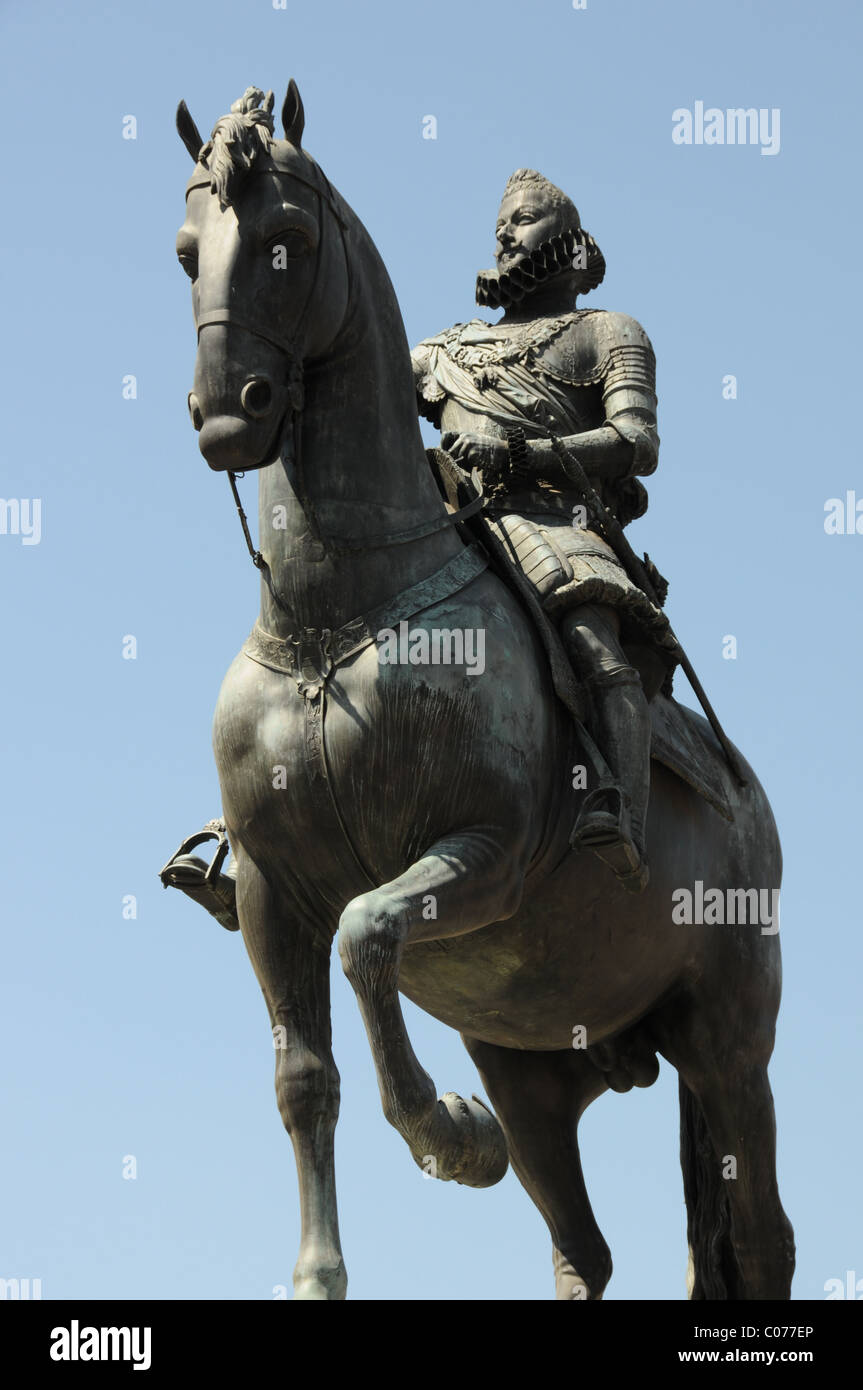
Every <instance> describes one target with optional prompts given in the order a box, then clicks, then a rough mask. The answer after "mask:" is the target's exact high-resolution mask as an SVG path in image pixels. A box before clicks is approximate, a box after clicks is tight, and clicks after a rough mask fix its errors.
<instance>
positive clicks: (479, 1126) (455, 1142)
mask: <svg viewBox="0 0 863 1390" xmlns="http://www.w3.org/2000/svg"><path fill="white" fill-rule="evenodd" d="M422 1147H423V1148H425V1149H426V1152H424V1153H422V1154H420V1153H417V1152H416V1150H412V1152H413V1157H414V1161H415V1162H416V1163H417V1164H418V1165H419V1167H420V1168H422V1170H423V1172H424V1173H426V1174H427V1175H428V1176H429V1177H433V1178H440V1180H441V1181H442V1182H453V1181H454V1182H457V1183H461V1184H462V1185H463V1186H464V1187H494V1185H495V1183H498V1182H500V1180H501V1178H502V1177H503V1176H504V1174H505V1173H506V1170H507V1168H508V1167H509V1154H508V1152H507V1147H506V1139H505V1138H504V1134H503V1130H502V1129H501V1127H500V1125H499V1123H498V1121H497V1117H496V1116H495V1115H493V1114H492V1112H491V1111H490V1110H489V1108H488V1106H487V1105H485V1104H484V1103H483V1102H482V1101H481V1100H480V1098H479V1096H473V1097H472V1098H471V1099H470V1100H464V1099H463V1098H462V1097H461V1096H458V1095H456V1093H455V1091H447V1093H446V1095H444V1096H441V1098H440V1100H439V1101H438V1102H437V1106H436V1108H435V1110H434V1111H433V1112H432V1116H431V1118H430V1122H429V1124H428V1127H427V1129H426V1136H424V1139H423V1145H422Z"/></svg>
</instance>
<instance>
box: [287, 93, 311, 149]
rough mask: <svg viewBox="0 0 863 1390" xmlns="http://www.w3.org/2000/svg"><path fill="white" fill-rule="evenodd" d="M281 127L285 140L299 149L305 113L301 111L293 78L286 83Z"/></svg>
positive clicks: (304, 123) (299, 99) (299, 97)
mask: <svg viewBox="0 0 863 1390" xmlns="http://www.w3.org/2000/svg"><path fill="white" fill-rule="evenodd" d="M282 125H283V126H284V128H285V139H286V140H288V141H290V143H291V144H292V145H295V146H296V147H297V149H299V148H300V146H301V144H302V139H303V130H304V129H305V125H306V113H305V111H304V110H303V99H302V97H301V96H300V89H299V87H298V86H297V84H296V82H295V81H294V79H293V78H291V80H290V82H289V83H288V92H287V96H286V97H285V104H284V106H283V107H282Z"/></svg>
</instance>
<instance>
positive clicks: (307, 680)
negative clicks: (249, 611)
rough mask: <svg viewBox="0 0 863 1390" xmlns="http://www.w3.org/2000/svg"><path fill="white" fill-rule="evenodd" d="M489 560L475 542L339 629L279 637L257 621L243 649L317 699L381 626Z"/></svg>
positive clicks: (447, 590)
mask: <svg viewBox="0 0 863 1390" xmlns="http://www.w3.org/2000/svg"><path fill="white" fill-rule="evenodd" d="M487 565H488V559H487V557H486V556H485V555H483V554H481V553H480V551H479V549H478V547H477V546H469V547H467V548H466V549H465V550H463V551H461V552H460V553H459V554H458V555H456V556H454V558H453V559H452V560H449V561H448V562H447V564H445V565H443V566H442V568H441V569H439V570H436V571H435V573H434V574H430V575H429V576H428V577H427V578H426V579H421V580H420V581H419V583H418V584H412V585H411V587H410V588H409V589H402V591H401V593H398V594H394V595H393V597H392V598H388V599H387V600H386V601H385V602H384V603H382V604H379V605H378V607H377V608H373V609H372V611H371V613H367V614H361V615H360V616H359V617H358V618H352V619H351V621H350V622H348V623H344V624H343V625H342V626H341V627H340V628H337V629H336V631H335V632H333V631H332V630H331V629H330V628H321V629H318V628H313V627H307V628H303V630H302V632H301V633H300V634H299V635H296V636H295V635H293V634H292V635H291V636H289V637H286V638H283V637H274V636H273V635H272V633H269V632H266V631H265V630H264V628H262V627H261V626H260V624H259V623H255V626H254V627H253V628H252V631H251V633H250V634H249V637H248V638H247V640H246V643H245V645H244V647H243V652H244V653H245V655H246V656H248V657H250V658H251V660H252V661H257V663H258V665H259V666H267V667H269V669H270V670H271V671H281V672H283V673H284V674H285V675H288V676H293V678H294V680H295V681H296V682H297V690H298V692H299V694H300V695H304V696H305V697H306V699H307V700H313V699H315V698H316V696H317V695H318V694H319V692H320V691H321V690H322V689H323V687H324V686H325V684H326V682H327V679H328V677H329V676H330V674H331V673H332V671H333V670H335V668H336V667H337V666H340V665H341V664H342V662H343V661H347V660H348V658H349V657H351V656H354V655H355V654H356V653H357V652H359V651H362V650H363V648H364V647H368V646H370V644H371V643H372V642H374V641H375V638H376V637H377V634H378V632H380V630H381V628H385V627H390V628H391V627H394V626H395V624H396V623H399V622H401V621H402V620H403V619H405V618H412V617H413V616H414V615H415V614H416V613H420V612H422V610H423V609H424V608H430V607H431V605H432V604H433V603H439V602H440V601H441V600H442V599H445V598H450V597H451V595H452V594H455V593H458V591H459V589H463V588H464V587H465V585H466V584H469V583H470V581H471V580H472V579H475V578H476V577H477V575H478V574H481V573H482V571H483V570H484V569H485V568H486V567H487Z"/></svg>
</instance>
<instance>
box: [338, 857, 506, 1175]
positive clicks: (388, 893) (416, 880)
mask: <svg viewBox="0 0 863 1390" xmlns="http://www.w3.org/2000/svg"><path fill="white" fill-rule="evenodd" d="M521 892H522V875H521V873H520V871H519V870H518V869H517V867H516V862H515V856H514V855H513V854H512V852H511V851H509V850H507V849H505V848H504V847H503V846H502V845H501V844H500V843H499V841H498V840H497V839H496V838H495V837H494V836H493V835H492V834H491V833H489V832H488V831H485V832H484V831H482V830H477V831H466V832H462V833H461V834H459V835H456V836H452V837H451V838H448V839H447V840H446V841H441V842H439V843H438V844H436V845H434V846H433V847H432V848H431V849H430V850H429V851H428V853H427V854H425V855H424V856H423V858H422V859H419V860H417V862H416V863H415V864H412V865H411V867H410V868H409V869H408V870H407V871H406V872H405V873H403V874H401V875H400V876H399V877H398V878H396V879H393V880H392V882H391V883H386V884H384V885H383V886H382V887H381V888H376V889H374V890H372V891H371V892H369V893H364V894H363V895H362V896H361V897H358V898H354V900H353V901H352V902H350V903H349V904H348V906H347V907H346V908H345V910H344V912H343V913H342V917H341V920H340V922H339V953H340V955H341V959H342V965H343V967H344V971H345V974H346V975H347V977H348V979H349V980H350V982H351V984H352V986H353V988H354V991H355V993H356V996H357V1000H358V1002H359V1006H360V1010H361V1013H362V1016H363V1021H364V1023H365V1026H366V1032H367V1034H368V1038H369V1043H370V1045H371V1049H372V1055H373V1057H374V1063H375V1068H376V1070H377V1077H378V1085H379V1087H380V1093H381V1102H382V1104H383V1110H384V1114H385V1116H386V1118H387V1120H388V1121H389V1122H390V1124H391V1125H393V1127H394V1128H395V1129H397V1130H398V1131H399V1133H400V1134H401V1135H402V1137H403V1138H404V1139H405V1140H406V1141H407V1144H408V1146H409V1147H410V1150H411V1153H412V1154H413V1157H414V1159H415V1160H416V1162H417V1163H418V1164H419V1165H420V1167H422V1168H424V1169H425V1171H427V1172H430V1173H431V1174H432V1175H433V1176H435V1177H438V1178H442V1179H444V1180H445V1181H448V1180H449V1179H451V1178H454V1179H455V1180H456V1181H457V1182H460V1183H465V1184H467V1185H468V1186H471V1187H490V1186H491V1185H492V1184H493V1183H496V1182H499V1181H500V1179H501V1178H502V1177H503V1175H504V1173H505V1172H506V1169H507V1152H506V1141H505V1140H504V1137H503V1133H502V1131H501V1128H500V1126H499V1124H498V1122H497V1120H496V1119H495V1117H494V1116H493V1115H492V1114H491V1112H490V1111H489V1110H487V1109H486V1107H485V1106H484V1105H483V1104H482V1102H481V1101H478V1100H476V1099H473V1100H470V1101H465V1100H462V1098H461V1097H460V1096H457V1095H455V1094H453V1093H449V1094H447V1095H445V1096H443V1097H442V1098H441V1099H440V1100H438V1099H437V1090H436V1088H435V1085H434V1082H433V1081H432V1079H431V1077H430V1076H429V1075H428V1073H427V1072H426V1071H424V1069H423V1068H422V1067H421V1066H420V1064H419V1061H418V1060H417V1058H416V1055H415V1053H414V1051H413V1048H412V1047H411V1044H410V1040H409V1038H408V1035H407V1030H406V1028H405V1023H404V1018H403V1015H402V1011H401V1005H400V1003H399V995H398V982H399V963H400V960H401V955H402V951H403V950H404V947H405V945H406V944H407V943H408V942H409V941H418V940H439V939H441V938H443V937H447V936H457V935H460V934H462V933H463V932H467V931H473V930H476V929H477V928H479V927H482V926H485V925H486V924H487V923H489V922H494V921H498V920H499V919H501V918H504V917H508V916H510V915H511V914H512V912H514V911H515V909H516V907H517V906H518V903H519V901H520V898H521ZM430 918H431V920H429V919H430Z"/></svg>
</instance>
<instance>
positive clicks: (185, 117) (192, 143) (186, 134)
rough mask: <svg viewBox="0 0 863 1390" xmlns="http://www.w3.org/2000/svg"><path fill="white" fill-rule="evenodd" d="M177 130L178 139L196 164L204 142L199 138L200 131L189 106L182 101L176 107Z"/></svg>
mask: <svg viewBox="0 0 863 1390" xmlns="http://www.w3.org/2000/svg"><path fill="white" fill-rule="evenodd" d="M177 130H178V131H179V134H180V139H181V140H182V142H183V144H184V145H185V146H186V149H187V150H188V151H189V154H190V155H191V156H192V158H193V160H194V161H195V163H196V164H197V162H198V155H199V154H200V151H201V146H202V145H203V143H204V142H203V140H202V139H201V133H200V131H199V130H198V127H197V126H196V125H195V122H194V121H193V120H192V117H191V115H190V113H189V108H188V106H187V105H186V103H185V102H184V101H181V102H180V105H179V106H178V107H177Z"/></svg>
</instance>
